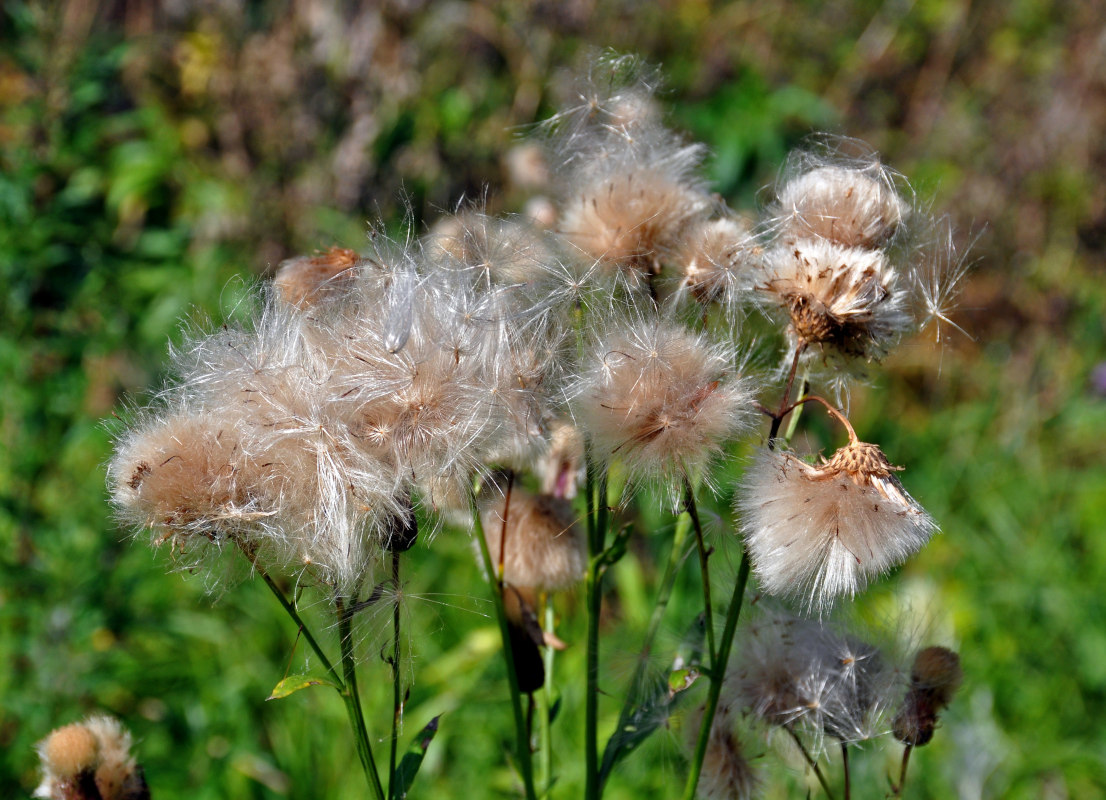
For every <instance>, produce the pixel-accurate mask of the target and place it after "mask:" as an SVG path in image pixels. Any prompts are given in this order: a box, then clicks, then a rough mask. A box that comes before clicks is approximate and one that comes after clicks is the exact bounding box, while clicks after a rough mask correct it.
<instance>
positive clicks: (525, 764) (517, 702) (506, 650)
mask: <svg viewBox="0 0 1106 800" xmlns="http://www.w3.org/2000/svg"><path fill="white" fill-rule="evenodd" d="M469 505H470V508H471V509H472V520H473V524H474V525H475V526H476V541H477V543H478V544H479V545H480V557H481V558H482V559H483V562H484V571H485V572H487V574H488V581H489V583H490V584H491V589H492V605H493V606H494V607H495V617H496V621H497V622H498V623H499V636H500V639H501V640H502V642H503V660H504V662H506V665H507V684H508V686H509V687H510V690H511V711H512V712H513V714H514V718H515V749H516V751H517V752H516V755H517V757H518V770H519V773H520V774H521V776H522V785H523V788H524V790H525V792H526V798H527V800H537V795H536V794H535V793H534V768H533V760H532V758H531V753H530V737H529V735H528V733H527V728H526V719H525V716H524V715H523V712H522V695H521V692H520V691H519V688H518V673H517V672H516V670H515V659H514V655H513V654H512V651H511V632H510V629H509V628H508V627H507V612H506V610H505V609H504V607H503V581H501V580H499V579H498V578H497V577H496V568H495V564H494V563H493V562H492V554H491V552H490V551H489V550H488V540H487V539H486V538H485V537H484V525H483V523H482V522H481V520H480V512H479V510H478V509H477V507H476V496H475V495H470V497H469Z"/></svg>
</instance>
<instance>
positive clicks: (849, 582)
mask: <svg viewBox="0 0 1106 800" xmlns="http://www.w3.org/2000/svg"><path fill="white" fill-rule="evenodd" d="M893 470H895V468H894V467H892V466H891V465H890V463H889V462H888V461H887V459H886V457H885V456H884V455H883V453H882V452H880V451H879V448H878V447H876V446H875V445H871V444H867V443H864V442H855V443H852V444H850V445H847V446H846V447H844V448H842V449H841V450H839V451H838V452H837V453H835V454H834V456H833V457H832V458H831V459H830V460H829V461H827V462H825V463H823V464H821V465H817V466H815V465H810V464H807V463H806V462H805V461H803V460H802V459H800V458H798V457H797V456H795V455H793V454H792V453H788V452H779V451H773V450H768V449H765V450H763V451H761V453H760V454H759V455H758V456H757V459H756V461H755V462H754V464H753V465H752V466H751V467H750V468H749V469H748V471H747V472H746V473H745V476H744V478H743V480H742V483H741V485H740V487H739V489H738V494H737V500H736V505H737V511H738V513H739V515H740V517H741V519H742V526H741V527H742V533H743V535H744V538H745V543H746V546H747V547H748V548H749V555H750V558H751V559H752V563H753V569H754V571H755V573H756V575H757V579H758V581H759V582H760V586H761V588H762V589H763V590H764V591H765V592H767V593H768V594H773V595H783V596H788V597H793V598H796V599H798V600H799V601H800V602H801V603H802V605H803V606H804V608H805V609H807V610H817V611H819V612H821V611H824V610H825V609H827V608H829V607H830V606H831V605H832V604H833V602H834V600H835V599H836V598H837V597H839V596H841V595H849V596H852V595H854V594H856V592H858V591H860V590H861V589H863V588H864V586H865V585H866V584H867V582H868V580H870V579H871V578H873V577H875V576H877V575H880V574H882V573H884V572H886V571H887V570H889V569H891V568H892V567H893V566H895V565H897V564H899V563H901V562H902V561H904V560H905V559H906V558H907V557H909V556H910V555H912V554H913V553H914V552H916V551H917V550H919V549H920V548H921V547H922V546H923V545H924V544H925V543H926V542H927V541H929V537H930V536H931V535H932V534H933V532H934V531H935V530H936V525H935V524H934V522H933V520H932V519H930V517H929V515H928V514H926V513H925V511H924V510H923V509H922V507H921V506H919V505H918V504H917V502H915V501H914V499H913V498H911V497H910V495H909V494H907V492H906V490H905V489H904V488H903V487H902V484H901V483H900V482H899V480H898V479H897V478H896V477H895V476H894V474H893Z"/></svg>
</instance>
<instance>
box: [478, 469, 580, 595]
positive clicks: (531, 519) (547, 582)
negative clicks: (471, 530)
mask: <svg viewBox="0 0 1106 800" xmlns="http://www.w3.org/2000/svg"><path fill="white" fill-rule="evenodd" d="M504 515H506V518H505V517H504ZM481 523H482V525H483V528H484V537H485V539H486V541H487V543H488V550H489V552H490V553H491V556H492V561H493V562H496V563H498V559H499V552H500V547H501V545H502V547H503V579H504V580H505V581H506V582H507V583H508V584H510V585H512V586H516V587H524V588H529V589H536V590H539V591H559V590H562V589H567V588H569V587H571V586H573V585H575V584H576V583H578V582H579V581H580V580H581V579H582V578H583V576H584V571H585V569H586V568H587V562H586V557H585V552H584V540H583V536H582V535H581V533H580V529H579V527H578V526H577V525H576V513H575V511H574V510H573V508H572V506H571V505H569V503H568V502H567V501H565V500H561V499H559V498H556V497H550V496H548V495H533V494H530V493H529V492H527V491H525V490H523V489H521V488H518V487H514V488H512V489H511V491H510V493H509V494H508V493H504V495H503V496H502V497H500V498H498V499H497V500H496V501H495V502H494V503H492V504H490V505H488V506H487V507H485V509H484V510H483V512H482V513H481ZM504 535H505V536H506V539H504V538H503V537H504Z"/></svg>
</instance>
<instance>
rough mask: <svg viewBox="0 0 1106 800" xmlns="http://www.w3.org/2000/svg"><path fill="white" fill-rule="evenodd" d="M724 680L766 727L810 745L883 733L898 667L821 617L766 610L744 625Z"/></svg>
mask: <svg viewBox="0 0 1106 800" xmlns="http://www.w3.org/2000/svg"><path fill="white" fill-rule="evenodd" d="M744 641H745V642H746V646H745V647H744V648H743V650H742V652H741V654H739V656H738V657H737V664H736V666H735V667H734V669H733V670H732V673H731V675H730V676H729V678H728V683H729V685H730V686H732V687H733V690H734V691H736V699H737V700H738V701H739V702H740V704H741V705H742V706H743V707H745V708H747V709H748V710H749V711H750V712H751V713H752V714H753V715H754V716H756V717H759V718H760V719H763V720H764V721H765V722H768V723H769V724H772V725H780V726H787V727H792V728H798V729H799V730H801V731H803V732H805V733H806V734H808V735H809V736H810V737H812V739H813V740H814V741H815V742H818V741H819V740H820V739H821V737H822V736H832V737H833V738H835V739H837V740H838V741H841V742H858V741H863V740H865V739H870V738H873V737H874V736H877V735H879V734H880V733H881V732H882V731H883V726H884V725H885V724H886V723H885V721H884V720H885V714H886V712H887V711H888V710H889V708H890V707H891V705H892V704H893V703H894V702H896V700H897V698H898V697H900V696H901V694H900V692H901V670H899V669H897V668H896V667H895V665H894V663H893V662H892V660H891V659H890V658H889V657H888V656H887V655H886V654H885V653H884V652H882V651H881V650H880V649H879V648H878V647H876V646H875V645H873V644H870V643H868V642H866V641H864V640H863V639H862V638H860V637H857V636H855V635H853V634H850V633H848V632H846V631H843V630H841V629H839V628H838V627H837V626H836V625H830V624H827V623H824V622H821V621H815V620H806V619H799V618H796V617H791V616H788V615H783V614H778V615H770V616H767V617H766V618H761V619H758V620H755V621H754V622H752V623H750V624H749V625H748V635H747V637H746V639H745V640H744Z"/></svg>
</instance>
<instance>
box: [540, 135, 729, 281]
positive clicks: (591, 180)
mask: <svg viewBox="0 0 1106 800" xmlns="http://www.w3.org/2000/svg"><path fill="white" fill-rule="evenodd" d="M699 155H700V154H699V152H698V150H697V149H694V148H682V149H677V150H675V151H674V152H671V153H667V154H665V153H660V154H646V155H641V154H638V153H636V152H634V151H632V150H630V151H627V152H624V153H617V154H612V155H611V156H609V157H608V158H605V159H603V160H601V161H598V162H597V163H594V164H587V165H586V167H582V168H580V169H579V170H578V175H576V176H575V179H574V180H572V181H571V183H570V187H571V188H570V190H569V191H568V193H567V194H566V197H565V200H564V201H563V203H562V204H561V211H560V216H559V222H558V229H559V231H560V233H561V234H562V235H563V236H564V237H565V239H566V240H567V241H568V242H569V243H570V245H571V246H572V247H573V248H575V249H576V251H577V252H578V253H579V254H580V255H581V256H582V257H583V258H584V259H585V260H586V261H589V262H597V263H599V264H600V265H602V267H603V268H604V269H605V270H608V271H619V270H620V271H622V272H624V273H625V274H626V275H627V276H628V277H629V278H631V279H632V281H633V280H638V279H640V278H641V277H643V276H646V275H650V274H654V275H655V274H657V273H659V272H660V269H661V265H662V263H663V262H664V261H665V260H666V259H669V258H670V257H671V256H672V254H673V253H675V252H676V251H677V250H678V248H679V243H680V239H681V236H682V235H683V232H684V229H685V227H686V226H687V225H689V224H690V223H691V222H692V221H693V220H696V219H697V218H699V217H701V216H703V215H705V214H706V213H707V211H708V210H709V208H710V204H711V201H710V197H709V195H708V194H707V193H706V192H705V191H704V190H703V188H702V186H701V183H700V182H699V181H698V180H697V179H695V178H694V177H693V170H694V169H695V168H696V167H697V166H698V160H699Z"/></svg>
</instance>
